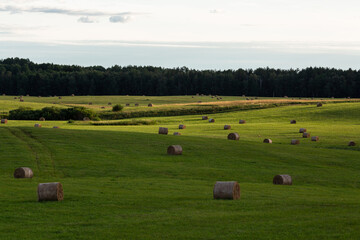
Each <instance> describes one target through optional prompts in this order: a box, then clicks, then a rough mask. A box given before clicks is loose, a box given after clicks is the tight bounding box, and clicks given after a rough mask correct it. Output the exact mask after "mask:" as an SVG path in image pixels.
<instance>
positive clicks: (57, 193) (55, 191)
mask: <svg viewBox="0 0 360 240" xmlns="http://www.w3.org/2000/svg"><path fill="white" fill-rule="evenodd" d="M37 192H38V201H39V202H41V201H62V200H64V190H63V187H62V185H61V183H59V182H54V183H39V185H38V189H37Z"/></svg>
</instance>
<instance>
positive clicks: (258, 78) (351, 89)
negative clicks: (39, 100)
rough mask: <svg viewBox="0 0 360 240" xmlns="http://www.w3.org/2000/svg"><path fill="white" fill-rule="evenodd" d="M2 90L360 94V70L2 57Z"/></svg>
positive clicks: (41, 92) (33, 92)
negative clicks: (217, 67) (227, 67)
mask: <svg viewBox="0 0 360 240" xmlns="http://www.w3.org/2000/svg"><path fill="white" fill-rule="evenodd" d="M0 93H1V94H7V95H26V94H30V95H31V96H49V95H59V96H65V95H71V94H75V95H150V96H165V95H194V94H196V93H200V94H213V95H215V94H217V95H229V96H230V95H232V96H240V95H247V96H263V97H283V96H289V97H360V70H352V69H348V70H341V69H333V68H332V69H330V68H318V67H309V68H306V69H301V70H300V69H288V70H284V69H272V68H258V69H255V70H253V69H237V70H195V69H189V68H187V67H181V68H172V69H169V68H161V67H152V66H125V67H122V66H118V65H115V66H112V67H109V68H104V67H102V66H91V67H81V66H75V65H57V64H50V63H43V64H36V63H34V62H31V61H30V60H29V59H20V58H7V59H3V60H0Z"/></svg>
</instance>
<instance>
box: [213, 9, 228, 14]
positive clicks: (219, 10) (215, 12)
mask: <svg viewBox="0 0 360 240" xmlns="http://www.w3.org/2000/svg"><path fill="white" fill-rule="evenodd" d="M209 12H210V13H213V14H218V13H223V12H224V10H222V9H211V10H210V11H209Z"/></svg>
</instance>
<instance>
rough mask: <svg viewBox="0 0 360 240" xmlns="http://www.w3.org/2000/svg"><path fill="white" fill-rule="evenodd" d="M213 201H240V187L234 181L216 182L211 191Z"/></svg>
mask: <svg viewBox="0 0 360 240" xmlns="http://www.w3.org/2000/svg"><path fill="white" fill-rule="evenodd" d="M213 197H214V199H229V200H237V199H240V186H239V183H238V182H236V181H231V182H220V181H218V182H216V183H215V185H214V189H213Z"/></svg>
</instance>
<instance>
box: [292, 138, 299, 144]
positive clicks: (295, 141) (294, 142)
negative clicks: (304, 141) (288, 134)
mask: <svg viewBox="0 0 360 240" xmlns="http://www.w3.org/2000/svg"><path fill="white" fill-rule="evenodd" d="M298 144H300V140H297V139H293V140H291V145H298Z"/></svg>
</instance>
